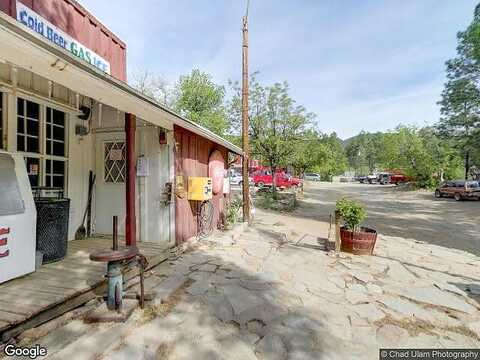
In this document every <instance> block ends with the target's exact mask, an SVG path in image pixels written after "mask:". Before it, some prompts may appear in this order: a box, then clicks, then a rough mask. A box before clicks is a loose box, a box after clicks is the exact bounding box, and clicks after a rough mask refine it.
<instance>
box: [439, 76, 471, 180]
mask: <svg viewBox="0 0 480 360" xmlns="http://www.w3.org/2000/svg"><path fill="white" fill-rule="evenodd" d="M439 104H440V106H441V108H440V111H441V114H442V117H441V119H440V122H439V124H438V129H439V131H440V134H441V135H442V136H443V137H444V138H445V139H450V140H452V141H453V143H454V144H455V146H456V147H457V148H458V149H459V150H460V151H461V152H462V154H463V155H464V158H465V179H467V178H468V175H469V171H470V166H471V157H472V153H475V152H477V151H478V146H479V144H480V142H479V135H480V116H479V115H480V91H479V89H478V88H477V87H476V85H475V84H473V83H472V81H471V80H470V79H468V78H460V79H451V80H449V81H448V82H447V83H446V84H445V89H444V90H443V92H442V100H441V101H440V102H439Z"/></svg>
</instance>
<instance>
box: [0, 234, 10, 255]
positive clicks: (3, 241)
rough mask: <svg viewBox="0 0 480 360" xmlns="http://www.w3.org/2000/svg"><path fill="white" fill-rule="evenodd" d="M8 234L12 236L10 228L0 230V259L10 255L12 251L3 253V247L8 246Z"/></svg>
mask: <svg viewBox="0 0 480 360" xmlns="http://www.w3.org/2000/svg"><path fill="white" fill-rule="evenodd" d="M8 234H10V228H0V258H4V257H7V256H8V255H10V250H8V249H7V250H4V251H2V247H4V246H7V243H8V237H7V235H8Z"/></svg>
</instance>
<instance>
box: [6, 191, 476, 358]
mask: <svg viewBox="0 0 480 360" xmlns="http://www.w3.org/2000/svg"><path fill="white" fill-rule="evenodd" d="M342 195H348V196H351V197H355V198H358V199H359V200H360V201H362V202H363V203H364V204H365V206H366V207H367V210H368V211H369V213H370V218H369V220H368V225H370V226H372V227H375V228H377V229H378V230H379V232H380V236H379V237H378V240H377V243H376V245H375V251H374V254H373V256H354V255H350V254H347V253H341V254H335V253H334V252H333V251H328V250H329V248H330V245H331V244H327V243H326V241H325V237H326V236H327V234H328V229H329V225H328V219H329V214H330V213H331V212H332V211H333V209H334V205H335V201H336V199H337V198H338V197H340V196H342ZM479 205H480V203H473V202H465V203H456V202H455V201H450V200H435V199H433V197H432V196H431V195H430V194H427V193H420V192H401V191H399V189H395V188H393V187H392V188H387V187H380V186H368V185H356V184H323V183H321V184H318V183H317V184H307V187H306V190H305V197H304V199H302V200H300V206H299V208H298V209H297V210H296V211H295V212H294V213H289V214H279V213H273V212H265V211H260V210H258V211H257V212H256V214H255V221H254V222H253V224H252V226H250V227H246V226H242V225H238V226H237V228H235V229H232V230H230V231H227V232H218V233H215V234H214V235H213V236H212V237H210V238H208V239H204V240H202V241H199V242H197V243H196V244H194V245H192V248H191V249H190V251H187V252H185V253H181V254H180V253H179V254H177V255H175V256H173V257H172V258H171V259H170V260H169V261H167V262H164V263H162V264H161V265H159V266H157V267H156V268H155V269H153V270H151V271H149V272H147V274H146V275H147V278H146V289H147V293H149V294H150V295H151V297H152V301H151V302H148V303H147V307H146V309H145V310H141V309H136V310H135V311H134V313H133V315H132V316H131V317H130V318H129V319H128V320H127V321H126V322H125V323H102V324H96V323H90V322H89V321H85V319H84V318H83V315H78V316H73V315H72V316H69V317H68V318H66V319H61V318H59V319H57V320H55V321H54V323H55V324H52V323H53V322H50V323H47V324H45V325H42V326H39V327H38V328H35V329H31V330H29V331H26V332H25V333H24V334H21V336H19V337H18V339H16V340H17V341H18V343H17V344H18V345H34V344H39V345H40V346H42V347H44V348H46V349H48V357H47V358H48V359H55V360H56V359H73V358H74V359H75V360H83V359H85V360H99V359H102V360H122V359H125V360H127V359H128V360H130V359H168V360H186V359H197V358H198V359H212V360H213V359H215V360H217V359H218V360H221V359H225V360H226V359H228V360H231V359H233V360H259V359H261V360H270V359H272V360H277V359H280V360H281V359H312V360H313V359H330V360H344V359H355V360H357V359H358V360H363V359H365V360H370V359H375V358H378V351H379V349H380V348H398V347H403V348H430V349H436V348H478V347H479V346H480V305H479V304H480V300H479V299H480V266H479V265H480V257H478V256H476V255H472V254H470V253H467V252H463V251H460V250H452V249H446V248H444V247H441V246H436V245H433V244H428V243H424V242H418V241H413V240H412V239H411V238H413V237H414V236H415V238H416V239H417V240H424V241H429V242H435V241H440V240H441V241H445V242H449V244H450V246H452V245H459V244H466V245H469V246H470V247H474V245H475V242H474V240H473V238H474V235H475V236H476V237H475V239H478V233H479V228H478V224H477V223H475V221H474V218H473V217H472V216H470V214H471V213H474V212H475V210H476V209H478V206H479ZM462 206H464V207H462ZM392 212H395V213H396V214H397V215H396V216H391V215H392ZM450 213H451V214H450ZM449 214H450V216H447V215H449ZM469 216H470V217H469ZM449 219H451V220H449ZM457 222H458V223H460V222H461V223H463V224H468V225H469V229H474V230H475V233H471V234H469V233H467V232H466V231H465V230H463V231H462V225H461V224H459V225H457ZM438 226H442V228H443V229H444V230H443V234H442V235H443V236H442V237H439V236H432V235H435V234H436V232H437V230H436V228H437V227H438ZM449 234H450V236H449ZM402 235H403V236H404V237H402ZM477 241H478V240H477ZM133 290H136V291H137V292H138V285H136V287H134V288H133V289H130V290H129V292H130V293H131V294H133ZM93 306H94V305H93ZM81 314H85V312H81ZM1 356H2V355H1V348H0V357H1Z"/></svg>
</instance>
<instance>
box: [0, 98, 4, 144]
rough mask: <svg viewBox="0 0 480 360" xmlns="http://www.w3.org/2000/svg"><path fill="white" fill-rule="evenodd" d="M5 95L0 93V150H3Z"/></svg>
mask: <svg viewBox="0 0 480 360" xmlns="http://www.w3.org/2000/svg"><path fill="white" fill-rule="evenodd" d="M3 136H4V134H3V93H1V92H0V149H3Z"/></svg>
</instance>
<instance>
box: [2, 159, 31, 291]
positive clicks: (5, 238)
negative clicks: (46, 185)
mask: <svg viewBox="0 0 480 360" xmlns="http://www.w3.org/2000/svg"><path fill="white" fill-rule="evenodd" d="M0 194H1V197H2V199H1V201H0V283H3V282H5V281H8V280H11V279H14V278H16V277H19V276H22V275H25V274H28V273H30V272H33V271H34V270H35V229H36V210H35V204H34V202H33V196H32V191H31V188H30V183H29V181H28V175H27V170H26V166H25V161H24V159H23V157H22V156H21V155H17V154H10V153H6V152H0Z"/></svg>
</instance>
